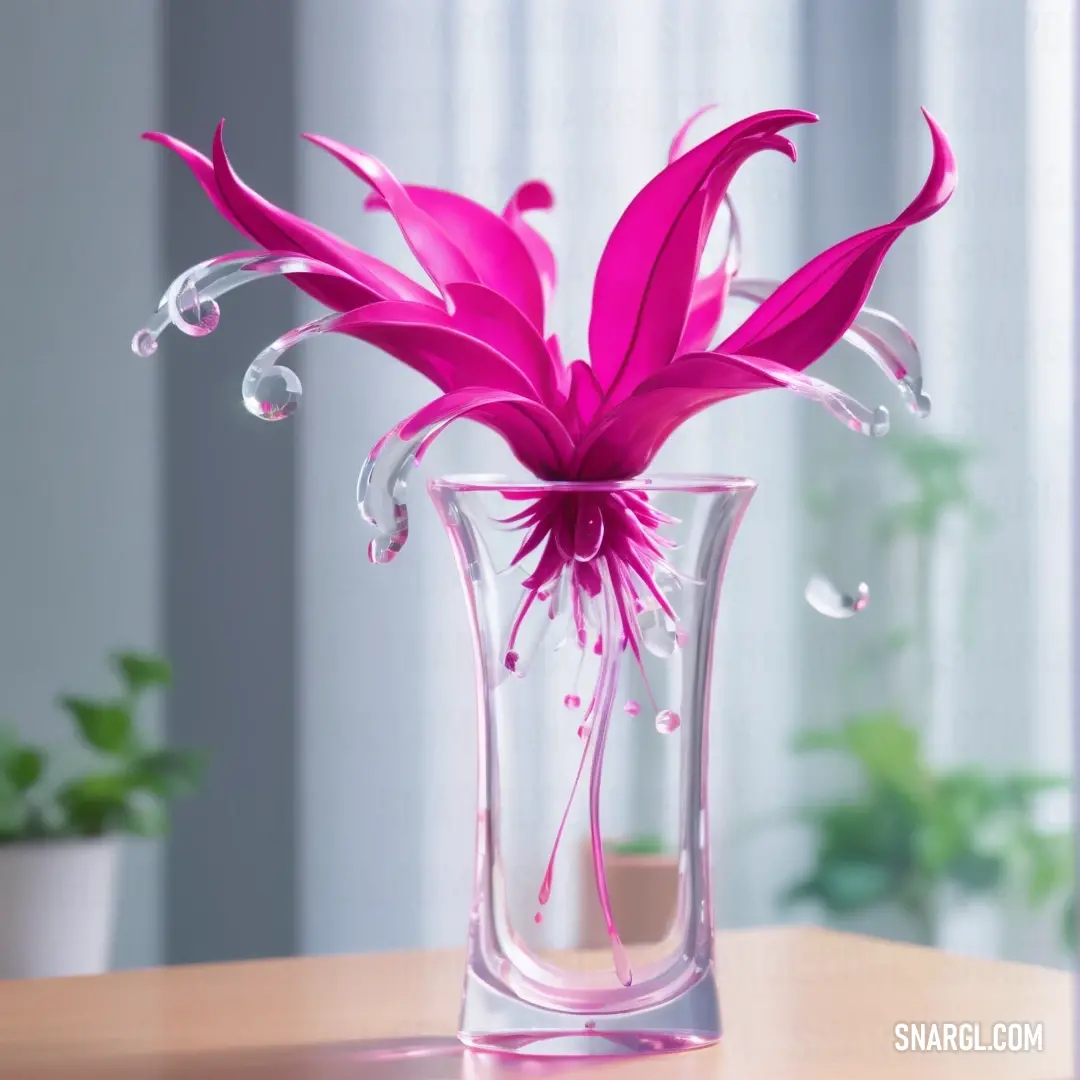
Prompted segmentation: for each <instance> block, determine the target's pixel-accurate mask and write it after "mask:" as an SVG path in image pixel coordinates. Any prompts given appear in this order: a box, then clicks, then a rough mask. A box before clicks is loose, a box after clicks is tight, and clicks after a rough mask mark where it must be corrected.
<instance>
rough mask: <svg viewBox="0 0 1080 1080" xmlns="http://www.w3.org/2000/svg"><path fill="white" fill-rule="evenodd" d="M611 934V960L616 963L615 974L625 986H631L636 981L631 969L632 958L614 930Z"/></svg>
mask: <svg viewBox="0 0 1080 1080" xmlns="http://www.w3.org/2000/svg"><path fill="white" fill-rule="evenodd" d="M610 934H611V958H612V960H614V961H615V974H616V975H618V977H619V982H621V983H622V984H623V986H630V985H631V983H633V981H634V971H633V969H632V968H631V967H630V956H629V954H628V953H627V951H626V946H625V945H623V943H622V941H621V940H620V938H619V935H618V934H617V933H616V932H615V930H614V929H612V930H611V931H610Z"/></svg>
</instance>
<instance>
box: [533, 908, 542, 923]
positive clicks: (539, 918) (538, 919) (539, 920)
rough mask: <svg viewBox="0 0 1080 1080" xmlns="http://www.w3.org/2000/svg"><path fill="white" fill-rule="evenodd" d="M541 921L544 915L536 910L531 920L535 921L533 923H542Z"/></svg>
mask: <svg viewBox="0 0 1080 1080" xmlns="http://www.w3.org/2000/svg"><path fill="white" fill-rule="evenodd" d="M543 921H544V916H543V915H541V914H540V912H539V911H538V912H537V913H536V914H535V915H534V916H533V922H535V923H542V922H543Z"/></svg>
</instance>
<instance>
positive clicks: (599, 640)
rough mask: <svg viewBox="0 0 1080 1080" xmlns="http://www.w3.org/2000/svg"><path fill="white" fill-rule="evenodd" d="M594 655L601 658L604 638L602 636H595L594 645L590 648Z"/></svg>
mask: <svg viewBox="0 0 1080 1080" xmlns="http://www.w3.org/2000/svg"><path fill="white" fill-rule="evenodd" d="M592 651H593V653H594V655H596V656H601V655H603V652H604V638H603V636H602V635H600V634H597V635H596V644H595V645H594V646H593V647H592Z"/></svg>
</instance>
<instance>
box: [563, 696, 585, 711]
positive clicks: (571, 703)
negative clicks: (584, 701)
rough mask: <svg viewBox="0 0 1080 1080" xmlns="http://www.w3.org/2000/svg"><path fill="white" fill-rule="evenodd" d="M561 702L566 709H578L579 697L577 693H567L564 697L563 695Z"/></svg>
mask: <svg viewBox="0 0 1080 1080" xmlns="http://www.w3.org/2000/svg"><path fill="white" fill-rule="evenodd" d="M562 703H563V704H564V705H565V706H566V707H567V708H568V709H580V708H581V698H580V697H578V695H577V694H567V695H566V697H564V698H563V699H562Z"/></svg>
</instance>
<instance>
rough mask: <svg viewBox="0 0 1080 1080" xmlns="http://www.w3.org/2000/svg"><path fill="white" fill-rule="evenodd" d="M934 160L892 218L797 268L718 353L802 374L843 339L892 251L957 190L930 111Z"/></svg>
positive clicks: (952, 165) (940, 133) (948, 151)
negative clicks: (775, 362)
mask: <svg viewBox="0 0 1080 1080" xmlns="http://www.w3.org/2000/svg"><path fill="white" fill-rule="evenodd" d="M923 116H924V117H925V118H926V122H927V124H928V125H929V128H930V136H931V140H932V142H933V151H934V157H933V163H932V164H931V167H930V173H929V175H928V176H927V178H926V182H925V183H924V184H923V187H922V190H921V191H920V192H919V194H918V195H917V196H916V197H915V199H914V200H913V201H912V202H911V203H910V204H909V205H908V207H907V208H906V209H905V210H904V211H903V213H901V214H900V215H899V217H897V218H896V219H895V220H894V221H892V222H890V223H889V224H887V225H880V226H878V227H877V228H875V229H870V230H868V231H867V232H863V233H859V234H858V235H857V236H852V237H850V238H849V239H847V240H844V241H842V242H841V243H839V244H836V245H835V246H834V247H831V248H829V249H828V250H827V251H824V252H822V254H820V255H818V256H817V258H815V259H812V260H811V261H810V262H808V263H807V264H806V265H805V266H804V267H803V268H802V269H801V270H798V271H796V272H795V273H794V274H793V275H792V276H791V277H790V278H788V279H787V280H786V281H785V282H784V283H783V284H782V285H781V286H780V287H779V288H778V289H777V290H776V292H774V293H773V294H772V295H771V296H770V297H769V298H768V299H767V300H766V301H765V302H764V303H763V304H762V305H761V306H760V307H759V308H758V309H757V310H756V311H755V312H754V313H753V314H752V315H751V316H750V317H749V318H748V319H747V320H746V322H744V323H743V324H742V326H740V327H739V328H738V329H737V330H736V331H735V332H734V333H733V334H731V335H730V336H729V337H728V338H727V339H726V340H724V341H722V342H721V343H720V344H719V345H718V346H717V347H716V351H717V352H724V353H742V354H749V355H753V356H760V357H766V358H769V359H773V360H778V361H781V362H783V363H784V364H786V365H788V366H789V367H791V368H794V369H796V370H799V371H801V370H802V369H804V368H805V367H807V366H808V365H809V364H812V363H813V362H814V361H815V360H817V359H818V357H820V356H822V355H823V354H824V353H826V352H827V351H828V350H829V349H830V348H831V347H832V346H833V345H835V344H836V342H837V341H839V340H840V338H842V337H843V336H844V333H845V332H846V331H847V329H848V327H849V326H850V325H851V323H852V322H853V320H854V319H855V317H856V315H858V313H859V310H860V309H861V308H862V306H863V304H864V302H865V301H866V297H867V295H868V294H869V292H870V287H871V285H873V282H874V278H875V277H876V276H877V272H878V270H879V269H880V267H881V263H882V260H883V259H884V258H885V255H886V253H887V252H888V250H889V248H890V247H892V245H893V244H894V243H895V242H896V240H897V238H898V237H899V236H900V234H901V233H902V232H903V231H904V230H905V229H906V228H908V227H909V226H911V225H914V224H917V223H918V222H920V221H924V220H925V219H926V218H928V217H930V216H931V215H932V214H935V213H936V212H937V211H938V210H940V209H941V208H942V207H943V206H944V205H945V204H946V203H947V202H948V201H949V198H950V196H951V195H952V193H953V191H954V190H955V187H956V161H955V159H954V157H953V153H952V149H951V148H950V146H949V143H948V140H947V139H946V137H945V133H944V132H943V131H942V130H941V128H939V127H938V125H937V123H936V122H935V121H934V120H933V118H932V117H931V116H930V114H929V113H927V112H926V110H925V109H924V110H923Z"/></svg>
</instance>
